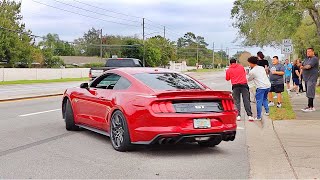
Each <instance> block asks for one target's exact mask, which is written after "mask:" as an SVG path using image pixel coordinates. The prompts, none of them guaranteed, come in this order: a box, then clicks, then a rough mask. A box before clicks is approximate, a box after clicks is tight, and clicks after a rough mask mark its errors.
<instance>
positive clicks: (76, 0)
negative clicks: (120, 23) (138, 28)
mask: <svg viewBox="0 0 320 180" xmlns="http://www.w3.org/2000/svg"><path fill="white" fill-rule="evenodd" d="M73 1H75V2H77V3H80V4H84V5H87V6H90V7H93V8H97V9H100V10H104V11H108V12H112V13H115V14H118V15H123V16H127V17H134V18H139V19H142V18H143V17H138V16H133V15H129V14H124V13H120V12H116V11H112V10H108V9H105V8H101V7H98V6H94V5H91V4H88V3H84V2H81V1H78V0H73Z"/></svg>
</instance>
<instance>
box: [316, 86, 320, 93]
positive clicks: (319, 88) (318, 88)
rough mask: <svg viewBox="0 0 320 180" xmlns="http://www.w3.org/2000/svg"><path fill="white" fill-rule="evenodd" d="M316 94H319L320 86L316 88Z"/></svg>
mask: <svg viewBox="0 0 320 180" xmlns="http://www.w3.org/2000/svg"><path fill="white" fill-rule="evenodd" d="M316 92H317V94H320V86H317V89H316Z"/></svg>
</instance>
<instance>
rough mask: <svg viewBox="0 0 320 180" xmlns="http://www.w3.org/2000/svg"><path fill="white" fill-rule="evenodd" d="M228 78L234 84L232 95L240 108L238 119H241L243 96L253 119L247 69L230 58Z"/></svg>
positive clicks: (246, 107)
mask: <svg viewBox="0 0 320 180" xmlns="http://www.w3.org/2000/svg"><path fill="white" fill-rule="evenodd" d="M226 80H227V81H230V80H231V84H232V97H233V99H234V100H235V104H236V106H237V109H238V117H237V120H238V121H240V120H241V101H240V100H241V98H240V95H242V100H243V104H244V108H245V110H246V112H247V115H248V116H249V120H253V117H252V111H251V105H250V94H249V86H248V81H247V78H246V70H245V69H244V67H243V66H242V65H241V64H237V60H236V59H231V60H230V67H229V69H228V70H227V71H226Z"/></svg>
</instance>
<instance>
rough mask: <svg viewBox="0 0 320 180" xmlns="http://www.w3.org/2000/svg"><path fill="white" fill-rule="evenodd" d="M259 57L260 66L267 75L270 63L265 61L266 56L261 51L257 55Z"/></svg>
mask: <svg viewBox="0 0 320 180" xmlns="http://www.w3.org/2000/svg"><path fill="white" fill-rule="evenodd" d="M257 57H258V66H261V67H264V69H265V71H266V73H267V74H268V70H269V62H268V61H267V60H265V59H264V55H263V53H262V52H261V51H259V52H258V53H257Z"/></svg>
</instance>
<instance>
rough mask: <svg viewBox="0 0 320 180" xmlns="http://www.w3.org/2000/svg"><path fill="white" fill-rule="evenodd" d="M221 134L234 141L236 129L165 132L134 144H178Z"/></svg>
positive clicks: (207, 138) (223, 138) (225, 138)
mask: <svg viewBox="0 0 320 180" xmlns="http://www.w3.org/2000/svg"><path fill="white" fill-rule="evenodd" d="M217 136H220V137H221V139H222V140H223V141H233V140H234V139H235V137H236V131H226V132H222V133H209V134H179V133H164V134H159V135H157V136H156V137H154V138H153V139H152V140H150V141H137V142H132V143H133V144H147V145H149V144H177V143H184V142H196V141H208V140H210V139H212V138H215V137H217Z"/></svg>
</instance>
